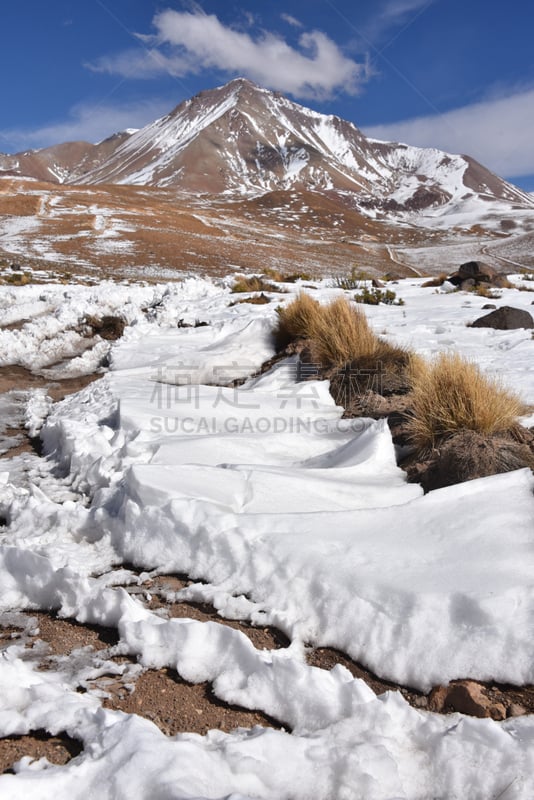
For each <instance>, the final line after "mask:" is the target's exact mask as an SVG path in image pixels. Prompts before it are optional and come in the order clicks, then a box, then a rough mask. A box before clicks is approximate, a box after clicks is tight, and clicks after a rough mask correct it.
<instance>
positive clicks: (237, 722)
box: [103, 669, 287, 736]
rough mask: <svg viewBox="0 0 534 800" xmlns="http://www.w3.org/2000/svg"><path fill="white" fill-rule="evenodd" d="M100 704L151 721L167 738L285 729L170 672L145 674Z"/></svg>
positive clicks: (207, 685) (208, 687)
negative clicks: (125, 691)
mask: <svg viewBox="0 0 534 800" xmlns="http://www.w3.org/2000/svg"><path fill="white" fill-rule="evenodd" d="M103 705H104V706H105V707H106V708H113V709H116V710H119V711H125V712H126V713H128V714H139V715H140V716H141V717H145V718H146V719H150V720H152V722H154V723H155V724H156V725H157V726H158V727H159V728H160V729H161V730H162V731H163V733H165V734H167V735H168V736H175V735H176V734H177V733H185V732H189V733H199V734H201V735H203V734H205V733H207V732H208V731H209V730H213V729H218V730H222V731H226V732H228V731H232V730H235V729H236V728H252V727H253V726H254V725H262V726H263V727H270V728H282V727H285V728H286V729H287V725H283V723H281V722H279V721H277V720H275V719H273V718H272V717H269V716H267V715H266V714H263V713H262V712H261V711H249V710H247V709H245V708H241V707H240V706H235V705H229V704H228V703H224V702H222V701H221V700H219V699H218V698H217V697H216V696H215V695H214V694H213V692H212V690H211V687H210V684H208V683H197V684H190V683H186V681H184V680H182V678H180V676H179V675H178V673H177V672H176V671H175V670H172V669H159V670H148V671H147V672H144V673H143V674H142V675H141V676H140V677H139V678H138V679H137V681H136V682H135V688H134V691H133V692H132V693H131V694H126V695H124V694H123V695H122V696H118V695H115V694H113V695H112V696H111V697H110V698H109V699H106V700H104V703H103Z"/></svg>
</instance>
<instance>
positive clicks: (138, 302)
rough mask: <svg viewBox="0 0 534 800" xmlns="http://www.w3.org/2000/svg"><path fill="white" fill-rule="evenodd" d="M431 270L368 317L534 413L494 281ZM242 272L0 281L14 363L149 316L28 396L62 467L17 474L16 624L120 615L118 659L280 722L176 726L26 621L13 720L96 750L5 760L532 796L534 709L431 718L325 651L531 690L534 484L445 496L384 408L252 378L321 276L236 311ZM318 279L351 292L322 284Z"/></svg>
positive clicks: (25, 465) (81, 793)
mask: <svg viewBox="0 0 534 800" xmlns="http://www.w3.org/2000/svg"><path fill="white" fill-rule="evenodd" d="M515 280H516V282H517V283H523V284H524V285H525V287H526V288H528V282H527V281H523V279H521V278H519V277H516V278H515ZM421 284H422V281H420V280H412V281H401V282H400V283H398V284H396V285H395V287H394V288H395V291H397V293H398V295H399V296H401V297H402V298H403V299H404V300H405V305H404V306H377V307H369V308H367V307H366V311H368V316H369V319H370V321H371V323H372V325H373V327H374V328H375V329H376V330H377V331H379V332H380V333H382V335H384V336H387V337H388V338H390V339H391V340H392V341H395V342H398V343H401V344H408V343H409V344H410V345H411V346H412V347H415V348H416V349H417V350H418V351H419V352H421V353H422V354H424V355H427V356H429V357H432V354H434V353H437V352H439V351H442V350H447V349H450V348H454V349H458V350H460V351H461V352H463V353H464V354H465V355H467V356H469V357H470V358H472V359H474V360H476V361H477V362H478V363H479V364H480V365H481V367H482V368H483V369H484V370H485V371H491V372H493V373H496V374H498V375H499V376H500V377H501V378H502V379H503V381H504V382H505V383H506V384H507V385H509V386H511V387H513V388H515V389H517V390H519V391H520V392H521V393H522V395H523V397H524V399H525V400H526V401H528V402H534V366H533V365H534V359H533V354H534V352H533V351H534V340H533V339H532V337H531V332H530V331H527V330H523V329H521V330H516V331H493V330H491V331H488V330H483V329H476V328H467V327H466V323H468V322H471V321H473V319H475V318H476V317H477V316H480V314H481V307H482V305H483V304H484V302H485V299H484V298H481V297H477V296H475V295H470V294H467V293H461V292H460V293H450V294H449V293H436V292H435V291H434V290H433V289H432V288H422V286H421ZM230 285H231V281H230V280H228V279H227V280H220V281H216V282H211V281H206V280H201V279H190V280H187V281H184V282H183V283H181V284H172V285H168V286H151V287H147V286H135V287H132V286H126V285H123V286H119V285H112V284H110V283H107V284H101V285H100V286H95V287H87V286H75V285H72V286H68V287H65V286H53V285H47V286H44V287H43V286H38V287H36V286H26V287H18V288H14V287H12V288H9V287H3V288H2V290H1V292H0V323H3V324H6V323H8V322H9V323H11V324H12V327H11V329H10V330H7V329H3V330H0V358H1V359H2V363H3V364H4V365H8V364H17V363H18V364H24V365H26V366H31V365H32V364H34V365H35V366H39V367H40V368H41V369H43V368H46V367H47V365H51V364H53V363H57V362H58V361H59V360H61V359H66V358H68V357H69V356H70V357H72V356H76V354H77V348H78V346H79V338H80V336H81V334H80V333H79V332H77V330H76V323H77V321H78V320H79V319H80V318H81V317H84V316H86V315H88V314H95V313H99V314H113V313H118V312H120V313H121V314H122V315H123V316H124V317H125V319H126V320H127V322H128V327H127V328H126V331H125V334H124V336H123V338H122V339H121V340H119V341H117V342H115V343H113V344H110V343H102V342H101V341H98V340H96V341H95V342H93V345H94V347H93V350H87V351H86V352H85V353H84V354H83V356H82V357H79V358H78V359H77V360H75V361H73V362H71V368H70V371H71V373H72V372H73V371H76V370H78V371H79V372H83V371H90V370H93V369H94V368H95V366H96V365H97V364H98V363H101V362H102V360H103V359H104V358H105V361H106V363H107V364H109V366H110V369H109V371H108V372H106V374H105V375H103V376H102V378H101V379H100V380H99V381H97V382H96V383H94V384H92V385H91V386H89V387H87V388H86V389H84V390H83V391H82V392H80V393H78V394H76V395H72V396H71V397H69V398H67V399H66V400H64V401H63V402H62V403H59V404H56V405H54V406H51V405H50V404H46V403H45V404H44V405H43V403H42V402H40V403H37V402H35V398H33V401H31V402H30V404H29V412H28V424H31V426H32V428H33V430H36V429H38V428H39V427H41V426H42V430H41V436H42V439H43V442H44V447H45V452H46V453H47V454H48V457H47V459H46V460H44V459H38V458H37V457H36V456H32V457H28V458H27V460H26V461H25V462H24V459H22V460H21V457H18V458H15V459H11V460H6V461H4V462H3V464H2V466H3V471H2V472H1V473H0V501H1V502H0V516H1V517H2V519H3V521H4V523H5V524H4V525H2V527H0V580H1V583H2V592H1V593H0V604H1V609H2V611H3V612H4V614H7V615H8V618H9V620H10V624H13V621H14V619H15V617H13V614H14V613H15V612H17V613H19V612H21V611H26V612H31V610H32V609H55V610H56V611H57V612H58V613H59V615H60V616H65V617H71V618H74V619H76V620H78V621H79V622H80V623H83V624H85V623H92V624H97V625H100V626H106V627H108V628H111V629H116V631H117V632H118V637H119V644H118V645H117V648H116V650H115V651H114V652H115V655H121V656H122V657H123V661H124V659H125V657H126V656H128V657H129V658H134V659H137V660H138V662H139V665H140V666H138V665H136V666H137V668H138V670H139V671H141V672H142V671H147V670H155V669H161V668H164V667H169V668H172V669H174V670H176V671H177V673H178V674H179V675H180V676H181V678H182V679H184V680H185V681H188V682H190V683H194V684H195V683H202V682H206V681H208V682H210V684H211V685H212V687H213V691H214V692H215V694H216V695H217V697H219V698H220V699H221V701H223V702H225V703H230V704H236V705H238V706H241V707H245V708H254V709H260V710H262V711H263V712H264V713H265V714H267V715H269V716H270V717H271V718H273V719H275V720H278V721H279V722H281V723H282V724H283V725H284V726H285V729H280V730H277V729H275V728H274V727H259V726H258V727H255V728H252V729H243V728H241V729H237V730H235V731H233V732H230V733H223V732H222V731H220V730H212V731H210V732H209V733H208V734H207V735H206V736H199V735H196V734H192V733H187V732H185V733H181V734H179V735H177V736H172V737H167V736H165V735H164V734H163V733H162V731H161V730H159V729H158V727H156V725H154V724H153V723H152V722H150V721H149V720H147V719H144V718H142V717H141V716H138V715H137V714H125V713H122V712H120V711H116V710H113V709H111V708H109V707H103V705H102V689H100V690H99V691H96V690H95V689H94V688H91V686H92V684H91V681H90V679H96V678H98V677H99V676H101V675H105V674H107V673H106V670H108V673H110V674H114V675H117V674H118V672H120V669H122V670H123V671H124V674H125V681H126V682H127V681H130V682H132V681H133V682H135V678H136V675H135V674H134V672H132V669H131V667H129V668H128V669H129V670H130V671H128V669H127V667H126V666H125V665H124V663H123V664H122V667H120V666H118V665H117V663H115V662H112V661H109V662H105V661H104V662H100V663H99V665H98V669H96V668H95V665H94V662H93V661H91V659H92V658H93V655H92V654H91V652H90V650H87V648H86V649H85V650H80V651H76V658H75V659H72V658H71V659H70V660H67V659H63V660H62V659H58V660H57V661H56V666H55V669H52V670H50V669H48V670H46V671H43V670H41V669H39V667H38V665H39V656H40V651H39V649H38V648H37V649H35V648H33V649H32V650H29V649H28V648H25V647H24V645H23V644H22V643H21V642H20V641H18V640H17V639H16V638H14V639H13V640H7V641H4V642H3V644H2V656H3V657H2V659H0V700H1V709H2V710H1V711H0V736H1V737H6V736H12V735H23V734H25V733H27V732H28V731H32V730H33V731H35V730H45V731H49V732H51V733H57V732H62V731H66V732H67V733H68V734H69V735H70V736H71V737H74V738H76V739H78V740H80V741H81V744H82V750H81V752H80V754H79V755H78V756H76V757H75V758H74V759H72V760H71V761H70V762H69V763H68V764H66V765H65V766H52V765H51V764H50V763H49V762H47V761H46V760H40V761H37V762H31V761H30V760H29V759H23V760H22V761H20V762H19V763H18V765H17V767H16V774H15V775H4V776H2V777H0V796H1V797H2V798H6V800H8V799H9V800H15V799H16V800H19V799H20V800H22V798H28V797H30V798H32V797H35V798H44V797H52V796H53V797H55V798H57V800H67V798H68V800H76V798H80V800H82V799H83V800H85V798H87V797H88V796H91V795H92V794H95V795H96V794H98V796H99V797H101V798H109V800H122V798H124V800H126V798H130V797H132V796H135V797H136V798H146V799H147V800H149V798H150V799H152V798H154V797H161V798H168V799H169V800H171V798H172V800H178V799H179V798H190V797H196V798H221V797H232V798H236V800H237V798H240V800H246V798H249V799H250V800H252V798H266V799H267V798H270V799H272V800H275V798H276V800H280V799H281V798H292V799H293V800H296V799H297V798H301V799H302V800H309V798H311V797H313V798H314V800H320V799H321V798H324V800H332V799H333V798H336V800H358V798H361V800H387V799H389V800H391V798H405V800H416V799H419V800H429V798H431V797H435V798H438V797H439V798H444V799H445V798H447V799H448V800H453V799H457V800H460V798H462V800H463V798H466V797H469V798H470V800H488V798H498V797H503V798H504V797H507V798H516V800H517V799H521V800H523V799H524V800H527V798H530V797H532V796H533V795H534V778H533V776H534V750H533V748H532V742H533V741H534V720H533V718H532V717H531V716H529V715H523V716H518V717H510V718H509V719H507V720H505V721H503V722H495V721H493V720H491V719H474V718H471V717H466V716H463V715H461V714H457V713H455V714H452V715H439V714H435V713H432V712H430V711H428V710H426V709H425V708H423V707H421V708H417V707H412V706H410V705H409V704H408V703H407V702H406V700H405V699H404V698H403V697H402V695H401V694H399V693H398V692H386V693H385V694H380V695H376V694H375V693H374V692H373V691H372V690H371V689H370V688H369V687H368V686H367V685H366V684H365V683H364V682H363V681H362V680H360V679H358V678H353V677H352V675H351V674H350V673H349V672H348V670H347V669H345V668H344V667H343V666H340V665H338V666H336V667H334V668H333V669H332V670H325V669H319V668H317V667H314V666H310V665H309V664H308V663H307V660H306V655H307V652H308V650H309V649H310V648H311V647H318V646H330V647H335V648H337V649H339V650H342V651H344V652H346V653H348V654H349V655H350V656H352V657H353V658H354V659H356V660H358V661H359V662H361V663H362V664H364V665H365V666H367V667H368V668H371V669H372V670H373V672H375V673H376V674H377V675H379V676H381V677H382V678H386V679H389V680H392V681H396V682H398V683H401V684H405V685H408V686H411V687H415V688H416V689H419V690H421V691H423V692H426V691H428V690H429V689H430V688H431V687H432V686H434V685H436V684H438V683H446V682H447V681H449V680H451V679H454V678H466V677H469V678H473V679H478V680H488V681H499V682H501V683H516V684H523V683H533V682H534V667H533V663H534V662H533V645H532V637H531V635H530V632H531V629H532V624H533V620H534V578H533V575H532V569H531V546H532V530H533V525H534V495H533V488H534V479H533V477H532V474H531V473H530V471H529V470H519V471H517V472H512V473H509V474H505V475H496V476H493V477H490V478H484V479H479V480H476V481H472V482H469V483H466V484H461V485H458V486H453V487H449V488H446V489H442V490H437V491H434V492H431V493H430V494H428V495H426V496H423V493H422V490H421V488H420V487H419V486H418V485H415V484H409V483H407V481H406V478H405V475H404V473H403V472H402V471H401V470H400V468H399V467H397V463H396V453H395V448H394V446H393V443H392V440H391V435H390V433H389V429H388V427H387V425H386V424H385V422H384V421H375V420H371V419H362V418H359V419H353V420H350V419H342V418H341V415H342V409H341V408H339V407H337V406H336V405H335V403H334V401H333V400H332V397H331V395H330V393H329V391H328V383H327V382H325V381H308V382H305V383H298V382H297V381H296V366H295V363H294V360H292V359H291V358H290V359H288V360H286V361H283V362H281V363H279V364H277V365H276V366H274V367H273V368H271V369H270V370H269V371H267V372H265V373H264V374H262V375H260V376H257V377H250V376H252V375H253V373H254V372H255V371H256V370H257V369H258V367H259V366H260V365H261V364H262V362H264V361H265V360H266V359H267V358H269V356H271V355H272V354H273V345H272V340H271V336H270V331H271V329H272V325H273V322H274V320H275V318H276V312H275V306H276V305H277V304H278V303H281V302H286V301H288V300H289V299H291V297H292V296H293V294H294V293H295V292H296V291H298V290H299V288H301V287H300V286H299V285H298V284H297V285H293V284H286V285H284V286H283V287H280V288H283V289H285V290H286V292H287V294H284V295H281V294H278V295H277V294H275V293H273V294H271V295H269V296H270V297H271V298H272V300H273V302H271V303H269V304H266V305H249V304H246V303H240V304H236V305H230V302H231V301H232V300H233V299H235V297H236V296H235V295H232V294H231V292H230V288H229V287H230ZM313 287H314V288H313ZM307 290H308V291H310V292H312V293H314V296H316V297H317V298H318V299H320V300H321V301H325V300H327V299H329V298H331V297H332V296H335V295H337V294H339V293H340V290H339V289H337V288H334V287H333V286H332V282H331V281H326V280H325V281H319V282H316V283H314V284H309V282H308V289H307ZM531 297H532V295H531V293H530V292H526V291H523V292H520V291H518V290H517V289H504V290H502V295H501V298H500V300H499V301H498V302H499V303H502V304H508V305H516V306H520V307H522V308H525V309H527V308H530V307H531V306H530V298H531ZM23 319H25V320H27V321H26V322H24V323H23V324H21V325H20V326H19V327H17V326H16V325H15V326H13V323H16V322H17V320H19V321H20V320H23ZM198 321H201V322H207V323H208V324H207V325H203V326H199V327H194V325H195V324H196V323H197V322H198ZM188 324H189V325H191V326H192V327H184V325H188ZM65 329H67V332H65ZM236 378H239V379H245V382H244V383H240V384H238V385H232V381H233V380H234V379H236ZM30 400H31V397H30ZM41 400H42V398H41ZM525 421H527V420H525ZM149 571H150V572H151V574H152V575H154V574H155V573H160V574H167V575H168V574H175V575H176V574H187V575H189V576H190V577H191V578H193V579H194V581H195V582H194V583H192V584H191V585H189V586H188V587H187V588H185V589H183V590H181V591H180V592H178V594H175V595H174V597H173V599H174V600H180V599H184V600H185V599H187V600H189V601H193V602H197V603H199V602H200V603H211V604H213V606H215V608H217V609H218V611H219V614H220V616H221V621H220V622H213V621H210V622H201V621H198V620H193V619H189V618H181V619H179V618H170V617H169V616H167V615H166V614H165V613H164V610H162V609H159V610H154V609H153V608H151V606H150V603H149V600H150V598H149V597H144V595H143V594H135V593H134V592H133V591H132V589H135V588H136V586H137V585H138V584H141V583H142V582H143V580H144V579H145V578H146V577H147V573H148V572H149ZM9 615H11V616H9ZM223 618H233V619H238V620H250V621H252V622H253V623H254V625H256V626H259V627H260V628H266V627H267V626H274V627H275V628H277V629H279V630H281V631H283V632H284V633H285V634H286V635H287V636H288V638H289V640H290V644H289V646H287V647H281V648H279V649H276V650H268V649H266V650H260V649H257V648H256V647H255V646H254V645H253V644H252V643H251V641H250V640H249V638H248V637H247V636H246V635H245V634H244V633H243V632H242V631H240V630H235V629H232V628H230V627H228V626H227V625H225V624H224V619H223ZM80 685H82V686H83V688H84V691H83V693H80V691H78V689H79V687H80Z"/></svg>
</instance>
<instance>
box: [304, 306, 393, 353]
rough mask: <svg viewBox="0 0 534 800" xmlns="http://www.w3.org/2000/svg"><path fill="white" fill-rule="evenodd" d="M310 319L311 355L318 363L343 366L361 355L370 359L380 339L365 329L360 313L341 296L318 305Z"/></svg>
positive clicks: (367, 325)
mask: <svg viewBox="0 0 534 800" xmlns="http://www.w3.org/2000/svg"><path fill="white" fill-rule="evenodd" d="M319 309H320V313H319V314H317V315H316V318H315V319H314V329H313V339H314V345H315V350H314V351H315V353H316V355H317V358H318V359H319V361H320V363H321V364H333V365H336V366H343V364H346V363H347V362H348V361H353V360H354V359H356V358H359V357H362V356H373V355H374V354H375V353H376V352H377V350H378V349H379V347H380V346H381V344H382V343H381V340H380V339H379V338H378V337H377V335H376V334H375V333H374V331H373V330H372V329H371V328H370V327H369V323H368V322H367V317H366V316H365V314H364V312H363V311H361V310H360V309H359V308H356V306H354V305H351V304H350V303H349V302H348V300H347V299H346V298H345V297H337V298H336V299H335V300H332V302H331V303H329V304H328V305H326V306H320V307H319Z"/></svg>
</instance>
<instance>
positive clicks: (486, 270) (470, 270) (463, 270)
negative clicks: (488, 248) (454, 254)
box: [458, 261, 499, 283]
mask: <svg viewBox="0 0 534 800" xmlns="http://www.w3.org/2000/svg"><path fill="white" fill-rule="evenodd" d="M498 274H499V273H498V272H497V270H496V269H494V268H493V267H490V265H489V264H484V262H483V261H466V263H465V264H462V265H461V267H460V269H459V270H458V276H459V278H460V280H461V281H462V282H463V281H467V280H470V279H472V280H474V281H475V283H493V281H494V279H495V278H496V277H497V276H498Z"/></svg>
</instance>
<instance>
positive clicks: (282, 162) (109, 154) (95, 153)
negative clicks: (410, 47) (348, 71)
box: [0, 78, 534, 219]
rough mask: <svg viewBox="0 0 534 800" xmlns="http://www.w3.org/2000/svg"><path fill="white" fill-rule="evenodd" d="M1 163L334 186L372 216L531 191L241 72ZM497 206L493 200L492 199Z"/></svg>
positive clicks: (61, 176)
mask: <svg viewBox="0 0 534 800" xmlns="http://www.w3.org/2000/svg"><path fill="white" fill-rule="evenodd" d="M0 171H3V172H4V173H5V174H6V173H7V174H11V173H13V174H18V175H24V174H27V175H30V176H31V177H38V178H40V179H43V178H47V179H48V180H52V181H58V182H68V183H80V182H81V183H91V184H110V183H112V184H131V185H139V186H150V187H159V188H172V189H178V190H180V191H185V192H189V193H193V194H195V195H196V194H198V193H204V194H207V195H210V196H213V197H217V196H220V195H224V196H230V197H240V198H242V197H243V196H244V197H251V196H252V197H253V196H257V195H261V194H265V193H267V192H273V191H286V190H300V191H313V192H322V193H324V192H328V193H332V192H333V193H336V194H338V195H340V196H342V197H343V198H344V199H345V202H346V203H347V204H348V205H349V206H350V207H352V208H357V209H359V210H360V211H362V212H363V213H365V214H367V215H368V216H371V217H375V216H376V215H377V214H378V215H381V216H382V215H385V216H386V218H387V217H390V218H392V219H397V218H398V216H399V214H400V215H403V216H406V215H407V216H408V218H417V217H418V216H419V215H420V214H421V213H424V212H428V211H431V212H433V213H434V214H439V215H441V216H444V217H445V218H446V217H447V216H448V215H450V214H453V213H454V214H458V213H459V212H461V211H462V210H463V209H464V207H465V208H466V209H467V210H470V211H471V212H472V211H473V203H475V204H476V206H477V210H478V216H479V217H480V218H483V217H484V215H487V214H488V213H490V212H491V211H495V212H496V213H499V212H501V210H502V209H503V207H504V214H505V215H506V212H507V211H510V210H511V207H512V205H514V206H516V207H520V208H523V209H533V208H534V202H533V201H532V198H531V197H530V196H529V195H528V194H527V193H525V192H522V191H521V190H520V189H518V188H517V187H515V186H513V185H511V184H509V183H507V182H506V181H504V180H502V179H501V178H498V177H497V176H496V175H494V174H493V173H491V172H490V171H489V170H487V169H485V168H484V167H483V166H482V165H480V164H478V163H477V162H475V161H474V160H473V159H471V158H469V157H468V156H463V155H451V154H448V153H444V152H442V151H439V150H434V149H421V148H416V147H411V146H409V145H405V144H394V143H388V142H380V141H377V140H373V139H368V138H367V137H365V136H364V135H363V134H362V133H361V131H360V130H358V128H356V126H355V125H353V124H352V123H350V122H347V121H345V120H342V119H340V118H339V117H335V116H325V115H323V114H319V113H317V112H315V111H313V110H311V109H309V108H305V107H304V106H301V105H298V104H297V103H294V102H292V101H290V100H288V99H287V98H285V97H283V96H282V95H280V94H278V93H275V92H271V91H268V90H266V89H262V88H261V87H259V86H256V85H255V84H253V83H251V82H250V81H248V80H245V79H242V78H238V79H236V80H233V81H231V82H230V83H228V84H227V85H225V86H221V87H218V88H216V89H212V90H209V91H205V92H201V93H200V94H199V95H197V96H195V97H193V98H192V99H190V100H186V101H185V102H183V103H181V105H179V106H178V107H177V108H175V109H174V110H173V111H172V112H171V113H169V114H167V115H166V116H164V117H162V118H161V119H158V120H156V121H155V122H153V123H151V124H149V125H147V126H146V127H144V128H142V129H141V130H138V131H134V132H130V131H128V132H124V133H123V134H117V135H116V136H115V137H110V138H109V139H107V140H105V141H104V142H102V143H100V144H98V145H95V146H93V148H91V146H90V145H87V144H86V143H74V144H71V145H61V146H59V147H56V148H48V149H47V150H43V151H40V152H39V151H38V152H34V153H29V154H28V153H26V154H20V155H17V156H6V157H3V156H0ZM496 203H497V204H498V207H496V208H495V207H494V206H495V204H496Z"/></svg>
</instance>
